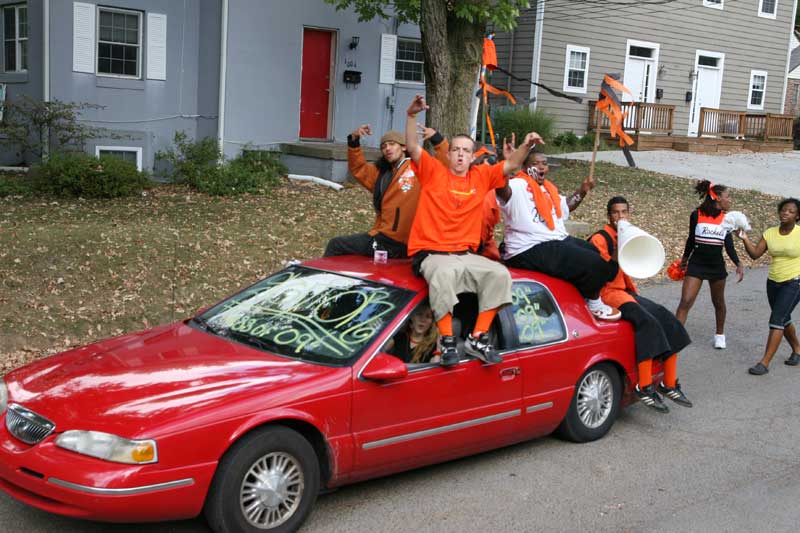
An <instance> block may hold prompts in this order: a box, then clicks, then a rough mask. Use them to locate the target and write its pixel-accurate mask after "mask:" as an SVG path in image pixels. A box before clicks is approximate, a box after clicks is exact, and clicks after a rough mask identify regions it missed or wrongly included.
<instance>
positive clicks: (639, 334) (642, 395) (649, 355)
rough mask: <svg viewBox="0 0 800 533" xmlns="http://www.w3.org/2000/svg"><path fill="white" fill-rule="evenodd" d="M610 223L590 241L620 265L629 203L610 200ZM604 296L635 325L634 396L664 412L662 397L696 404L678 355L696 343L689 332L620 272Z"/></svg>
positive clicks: (608, 302)
mask: <svg viewBox="0 0 800 533" xmlns="http://www.w3.org/2000/svg"><path fill="white" fill-rule="evenodd" d="M606 210H607V212H608V224H606V225H605V227H603V229H601V230H600V231H598V232H597V233H595V234H594V235H592V236H591V237H590V238H589V242H590V243H592V244H593V245H594V247H595V248H597V250H598V251H599V252H600V256H601V257H602V258H603V259H604V260H605V261H607V262H613V263H615V264H616V262H617V251H618V244H617V222H618V221H620V220H627V219H628V215H629V208H628V201H627V200H626V199H625V198H623V197H621V196H615V197H613V198H611V199H610V200H609V201H608V205H607V206H606ZM600 295H601V297H602V298H603V301H605V302H606V303H607V304H608V305H611V306H614V307H616V308H618V309H619V310H620V313H622V320H627V321H628V322H630V323H631V324H632V325H633V332H634V339H635V341H634V342H635V344H636V362H637V365H638V369H639V382H638V383H637V384H636V387H635V388H634V393H635V394H636V396H637V397H638V398H639V400H640V401H641V402H642V403H643V404H645V405H646V406H647V407H650V408H652V409H655V410H656V411H658V412H660V413H667V412H669V407H667V406H666V405H665V404H664V401H663V400H662V398H661V395H664V396H666V397H667V398H669V399H670V400H672V401H673V402H675V403H677V404H678V405H682V406H684V407H691V406H692V402H690V401H689V399H688V398H687V397H686V395H685V394H684V393H683V391H682V390H681V386H680V383H678V377H677V367H678V352H679V351H681V350H683V349H684V348H685V347H686V346H688V345H689V344H690V343H691V342H692V341H691V339H690V338H689V334H688V333H686V329H685V328H684V327H683V325H682V324H681V323H680V322H679V321H678V319H677V318H675V315H673V314H672V313H671V312H670V311H669V310H667V309H666V308H665V307H664V306H663V305H660V304H657V303H656V302H653V301H652V300H648V299H647V298H645V297H643V296H640V295H639V294H638V291H637V290H636V285H635V284H634V283H633V280H632V279H631V278H630V276H628V275H627V274H625V272H623V271H622V269H618V272H617V275H616V277H615V278H614V279H612V280H611V281H609V282H608V283H606V285H605V286H604V287H603V288H602V290H601V291H600ZM653 359H661V360H663V361H664V379H663V380H662V381H661V383H659V384H658V387H657V388H656V387H655V386H654V385H653V371H652V365H653Z"/></svg>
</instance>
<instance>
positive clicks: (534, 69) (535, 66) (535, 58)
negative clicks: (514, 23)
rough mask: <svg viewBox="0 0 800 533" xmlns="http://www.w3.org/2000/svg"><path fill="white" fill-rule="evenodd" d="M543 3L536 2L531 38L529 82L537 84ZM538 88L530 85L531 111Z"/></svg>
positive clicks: (540, 0)
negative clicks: (531, 53) (531, 50)
mask: <svg viewBox="0 0 800 533" xmlns="http://www.w3.org/2000/svg"><path fill="white" fill-rule="evenodd" d="M544 2H545V0H538V2H536V26H535V29H534V32H535V35H534V36H533V47H534V50H533V65H531V80H533V81H534V82H536V83H539V68H540V65H541V61H542V29H543V28H544ZM538 96H539V87H537V86H536V85H533V84H531V102H533V109H536V108H537V107H538V105H539V99H538Z"/></svg>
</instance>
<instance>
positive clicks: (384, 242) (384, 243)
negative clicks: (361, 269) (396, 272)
mask: <svg viewBox="0 0 800 533" xmlns="http://www.w3.org/2000/svg"><path fill="white" fill-rule="evenodd" d="M373 243H377V246H378V250H386V251H387V252H389V259H403V258H405V257H408V251H407V249H406V245H405V244H403V243H402V242H398V241H396V240H394V239H390V238H389V237H387V236H386V235H383V234H381V233H378V234H376V235H374V236H373V235H370V234H369V233H356V234H355V235H342V236H341V237H334V238H333V239H331V240H330V241H328V245H327V246H326V247H325V254H324V256H325V257H330V256H332V255H349V254H353V255H365V256H367V257H372V256H373V254H374V253H375V248H373Z"/></svg>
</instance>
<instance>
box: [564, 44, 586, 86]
mask: <svg viewBox="0 0 800 533" xmlns="http://www.w3.org/2000/svg"><path fill="white" fill-rule="evenodd" d="M588 77H589V48H586V47H584V46H573V45H571V44H568V45H567V56H566V59H565V64H564V90H565V91H570V92H573V93H586V85H587V79H588Z"/></svg>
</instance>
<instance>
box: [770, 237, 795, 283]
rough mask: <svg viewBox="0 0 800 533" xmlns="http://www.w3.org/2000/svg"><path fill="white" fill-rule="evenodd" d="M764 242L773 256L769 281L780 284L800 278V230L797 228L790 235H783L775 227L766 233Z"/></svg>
mask: <svg viewBox="0 0 800 533" xmlns="http://www.w3.org/2000/svg"><path fill="white" fill-rule="evenodd" d="M764 240H765V241H767V250H769V255H771V256H772V264H771V265H770V266H769V279H771V280H772V281H776V282H778V283H780V282H783V281H788V280H790V279H792V278H796V277H797V276H800V229H798V227H797V226H795V227H794V229H792V231H791V232H790V233H789V235H781V233H780V231H778V226H775V227H772V228H769V229H767V230H766V231H765V232H764Z"/></svg>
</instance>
